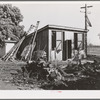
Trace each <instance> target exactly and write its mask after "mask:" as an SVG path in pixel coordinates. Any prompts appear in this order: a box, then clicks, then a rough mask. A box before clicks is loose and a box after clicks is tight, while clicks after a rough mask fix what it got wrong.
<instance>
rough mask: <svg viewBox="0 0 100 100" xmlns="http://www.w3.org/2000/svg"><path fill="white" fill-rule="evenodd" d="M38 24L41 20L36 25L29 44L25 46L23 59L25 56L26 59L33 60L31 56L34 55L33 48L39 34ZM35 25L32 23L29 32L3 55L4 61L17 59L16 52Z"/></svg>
mask: <svg viewBox="0 0 100 100" xmlns="http://www.w3.org/2000/svg"><path fill="white" fill-rule="evenodd" d="M38 25H39V21H37V25H36V26H35V30H34V33H32V34H33V35H32V38H31V40H30V42H29V45H28V46H26V47H25V49H24V51H23V52H22V60H23V58H24V59H25V60H31V57H32V53H33V50H34V48H35V39H36V35H37V28H38ZM33 27H34V26H33V25H31V26H30V28H29V30H28V31H27V33H26V34H25V35H24V36H23V37H22V38H21V39H20V40H19V41H18V42H17V43H16V44H15V45H14V46H13V47H12V49H11V50H10V51H9V52H8V53H7V54H6V55H4V56H3V57H2V60H3V61H8V60H11V61H14V60H15V59H16V54H17V52H18V50H19V48H20V46H21V44H22V42H23V41H24V39H25V37H26V35H27V34H28V32H29V31H30V30H31V29H32V28H33Z"/></svg>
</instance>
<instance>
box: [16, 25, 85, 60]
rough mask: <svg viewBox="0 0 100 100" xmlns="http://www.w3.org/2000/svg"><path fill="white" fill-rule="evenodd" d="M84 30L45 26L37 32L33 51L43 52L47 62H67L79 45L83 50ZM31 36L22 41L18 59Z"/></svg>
mask: <svg viewBox="0 0 100 100" xmlns="http://www.w3.org/2000/svg"><path fill="white" fill-rule="evenodd" d="M84 33H86V30H84V29H81V28H73V27H66V26H59V25H46V26H45V27H43V28H41V29H39V30H38V32H37V37H36V47H35V50H44V51H45V52H46V53H47V59H48V61H52V60H67V59H70V58H72V53H73V50H77V49H78V47H79V45H80V44H81V46H82V49H84V37H83V34H84ZM31 37H32V34H30V35H28V36H27V37H26V39H25V40H24V41H23V43H22V45H21V47H20V48H19V52H18V54H17V57H18V58H21V56H20V55H21V53H22V51H23V49H24V48H25V46H26V45H28V44H29V41H30V38H31Z"/></svg>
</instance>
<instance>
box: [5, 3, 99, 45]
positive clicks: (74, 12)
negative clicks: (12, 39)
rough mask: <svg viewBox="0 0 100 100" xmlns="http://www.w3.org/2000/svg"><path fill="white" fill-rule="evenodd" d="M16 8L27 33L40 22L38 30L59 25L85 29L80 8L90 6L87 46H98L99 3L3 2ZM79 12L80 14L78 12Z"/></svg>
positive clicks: (82, 11)
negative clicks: (19, 11)
mask: <svg viewBox="0 0 100 100" xmlns="http://www.w3.org/2000/svg"><path fill="white" fill-rule="evenodd" d="M5 3H10V4H12V5H13V6H16V7H18V8H19V9H20V10H21V14H22V15H23V16H24V18H23V22H21V25H24V26H25V31H27V30H28V29H29V27H30V25H31V24H33V25H36V22H37V21H40V24H39V28H42V27H44V26H45V25H47V24H53V25H61V26H68V27H76V28H83V29H84V28H85V17H84V15H85V14H84V9H80V7H82V6H85V4H87V5H89V6H90V5H92V6H93V7H91V8H89V9H88V12H89V14H88V17H89V19H90V21H91V24H92V27H88V29H89V32H88V34H87V38H88V44H89V43H92V44H94V45H100V38H99V36H98V34H99V33H100V2H99V1H98V2H96V1H95V2H93V1H92V2H91V1H88V2H82V1H79V2H78V1H77V2H75V1H71V2H69V1H62V2H57V1H56V2H43V1H42V2H40V1H39V2H36V1H33V2H25V1H24V2H5ZM80 11H81V12H80Z"/></svg>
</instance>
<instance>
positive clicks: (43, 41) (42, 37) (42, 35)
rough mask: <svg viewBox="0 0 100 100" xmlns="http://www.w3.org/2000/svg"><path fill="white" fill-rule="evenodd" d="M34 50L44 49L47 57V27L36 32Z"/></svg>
mask: <svg viewBox="0 0 100 100" xmlns="http://www.w3.org/2000/svg"><path fill="white" fill-rule="evenodd" d="M35 50H44V51H45V52H46V53H47V59H48V29H45V30H43V31H41V32H39V33H38V35H37V38H36V48H35Z"/></svg>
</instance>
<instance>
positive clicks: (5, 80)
mask: <svg viewBox="0 0 100 100" xmlns="http://www.w3.org/2000/svg"><path fill="white" fill-rule="evenodd" d="M87 59H88V60H96V61H97V62H98V63H99V64H100V57H97V56H88V58H87ZM24 65H26V63H25V62H21V61H14V62H10V61H7V62H4V61H2V60H0V90H43V89H45V90H100V72H98V74H95V72H93V73H87V72H90V71H88V70H87V69H88V68H87V69H86V73H84V75H83V74H80V72H75V73H74V74H73V72H72V74H73V77H71V78H72V81H71V78H70V77H69V79H70V81H68V77H67V81H66V84H67V85H65V84H63V86H62V85H59V83H57V84H56V86H54V84H51V83H47V82H46V81H45V80H37V78H36V77H34V76H33V77H32V78H28V77H27V75H26V77H23V73H22V69H21V67H23V66H24ZM67 68H68V67H67ZM69 69H70V68H69ZM71 70H72V69H71ZM89 70H90V68H89ZM72 71H73V70H72ZM91 71H92V70H91ZM83 72H84V71H83ZM83 72H82V73H83ZM77 73H78V74H77ZM76 74H77V75H76ZM85 74H86V75H85ZM84 76H85V78H84ZM89 76H90V77H89ZM77 78H79V80H77Z"/></svg>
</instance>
